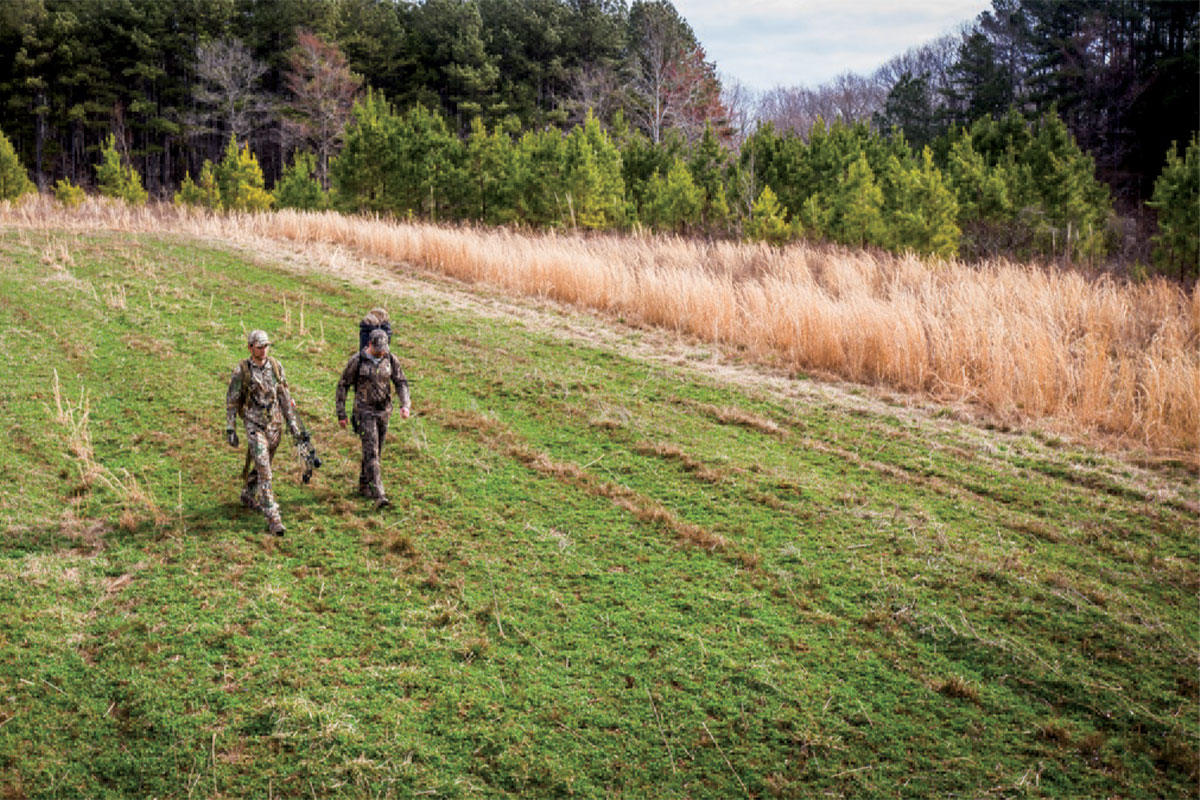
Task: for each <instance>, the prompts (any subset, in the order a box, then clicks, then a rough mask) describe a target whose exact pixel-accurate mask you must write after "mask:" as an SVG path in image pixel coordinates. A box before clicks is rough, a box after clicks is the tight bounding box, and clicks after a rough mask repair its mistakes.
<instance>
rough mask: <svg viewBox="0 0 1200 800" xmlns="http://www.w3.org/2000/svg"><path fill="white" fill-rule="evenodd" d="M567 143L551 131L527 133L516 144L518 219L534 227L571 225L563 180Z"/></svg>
mask: <svg viewBox="0 0 1200 800" xmlns="http://www.w3.org/2000/svg"><path fill="white" fill-rule="evenodd" d="M565 149H566V140H565V139H564V138H563V135H562V134H561V133H560V132H559V131H557V130H554V129H552V128H551V129H546V130H541V131H529V132H527V133H525V135H524V136H522V137H521V138H520V140H519V141H518V142H517V147H516V152H515V154H514V156H515V157H514V159H513V183H514V186H515V187H516V190H517V217H518V219H520V220H521V221H522V222H525V223H527V224H530V225H534V226H538V227H541V226H557V225H561V224H563V221H564V220H566V221H567V222H569V221H570V212H569V211H568V208H567V203H566V194H567V191H568V190H567V187H566V183H565V181H564V176H563V166H564V163H565V159H564V151H565Z"/></svg>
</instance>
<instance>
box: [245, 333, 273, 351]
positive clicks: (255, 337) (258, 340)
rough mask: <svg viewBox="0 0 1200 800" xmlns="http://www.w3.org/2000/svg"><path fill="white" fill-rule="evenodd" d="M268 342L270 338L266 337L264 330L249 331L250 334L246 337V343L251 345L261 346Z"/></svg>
mask: <svg viewBox="0 0 1200 800" xmlns="http://www.w3.org/2000/svg"><path fill="white" fill-rule="evenodd" d="M270 343H271V340H270V338H268V337H267V332H266V331H250V334H249V335H248V336H247V337H246V344H248V345H250V346H251V347H261V346H263V345H268V344H270Z"/></svg>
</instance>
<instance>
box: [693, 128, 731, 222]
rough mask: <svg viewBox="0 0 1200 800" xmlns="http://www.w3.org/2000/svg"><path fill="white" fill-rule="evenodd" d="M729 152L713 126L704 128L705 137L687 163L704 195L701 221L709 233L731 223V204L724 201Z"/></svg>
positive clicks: (701, 139)
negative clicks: (722, 144)
mask: <svg viewBox="0 0 1200 800" xmlns="http://www.w3.org/2000/svg"><path fill="white" fill-rule="evenodd" d="M728 158H729V156H728V153H727V152H726V150H725V148H724V147H722V146H721V143H720V141H719V140H718V139H717V135H716V133H715V132H714V131H713V127H712V125H706V126H705V127H704V135H703V136H702V137H701V138H700V142H699V143H698V144H697V145H696V149H695V151H694V152H693V153H692V158H691V160H690V161H689V162H688V169H689V170H691V173H692V180H694V181H695V183H696V186H697V187H699V189H700V190H701V191H702V192H703V193H704V208H703V210H702V212H701V221H702V223H703V224H704V225H706V226H707V227H708V228H709V229H710V230H712V229H715V228H718V227H724V226H725V225H726V224H728V221H729V203H728V202H727V201H726V198H725V179H724V173H725V166H726V163H727V162H728Z"/></svg>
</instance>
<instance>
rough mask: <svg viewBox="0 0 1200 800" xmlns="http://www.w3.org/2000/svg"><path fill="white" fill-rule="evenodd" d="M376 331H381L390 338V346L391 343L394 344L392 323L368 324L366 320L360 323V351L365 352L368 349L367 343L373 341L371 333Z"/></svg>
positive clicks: (374, 322)
mask: <svg viewBox="0 0 1200 800" xmlns="http://www.w3.org/2000/svg"><path fill="white" fill-rule="evenodd" d="M374 330H381V331H383V332H384V333H386V334H387V337H388V344H391V342H392V323H390V322H387V321H384V322H377V321H371V322H368V321H367V320H365V319H364V320H363V321H362V322H360V323H358V349H359V350H363V349H365V348H366V346H367V342H369V341H370V339H371V331H374Z"/></svg>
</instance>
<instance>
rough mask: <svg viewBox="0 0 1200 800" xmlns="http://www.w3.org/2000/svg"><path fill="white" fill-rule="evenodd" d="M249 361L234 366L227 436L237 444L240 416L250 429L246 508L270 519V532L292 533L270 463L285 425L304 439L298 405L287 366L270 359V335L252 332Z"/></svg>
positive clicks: (244, 493) (227, 398) (228, 396)
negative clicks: (278, 500) (285, 371)
mask: <svg viewBox="0 0 1200 800" xmlns="http://www.w3.org/2000/svg"><path fill="white" fill-rule="evenodd" d="M246 345H247V348H248V349H249V351H250V357H249V358H247V359H245V360H244V361H242V362H241V363H240V364H238V365H237V366H236V367H234V368H233V375H232V377H230V379H229V390H228V391H227V392H226V393H225V438H226V441H228V442H229V446H230V447H237V446H238V435H237V428H236V427H235V424H236V421H237V417H239V416H240V417H241V418H242V421H243V423H244V424H245V426H246V463H245V468H244V469H243V470H242V475H243V477H245V479H246V485H245V487H244V488H243V489H242V504H243V505H245V506H246V507H247V508H253V509H257V510H259V511H261V512H262V514H263V516H264V517H266V519H267V527H268V530H269V531H270V532H271V533H273V534H275V535H276V536H282V535H283V533H284V531H285V530H287V529H286V528H285V527H284V525H283V520H282V519H281V518H280V515H279V504H278V503H276V502H275V493H274V492H273V491H272V490H271V460H272V459H273V458H274V457H275V450H276V448H278V447H279V440H280V438H281V437H282V435H283V423H284V421H286V422H287V425H288V430H289V431H290V432H291V434H292V436H293V437H297V436H299V435H300V427H299V424H298V423H297V420H296V411H295V403H293V401H292V396H291V394H290V393H289V392H288V386H287V379H286V378H285V377H284V374H283V365H282V364H280V363H279V361H278V360H277V359H275V358H272V357H270V356H268V355H267V348H268V347H270V346H271V342H270V341H269V340H268V338H267V334H266V332H265V331H251V332H250V335H249V336H248V337H247V339H246Z"/></svg>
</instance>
